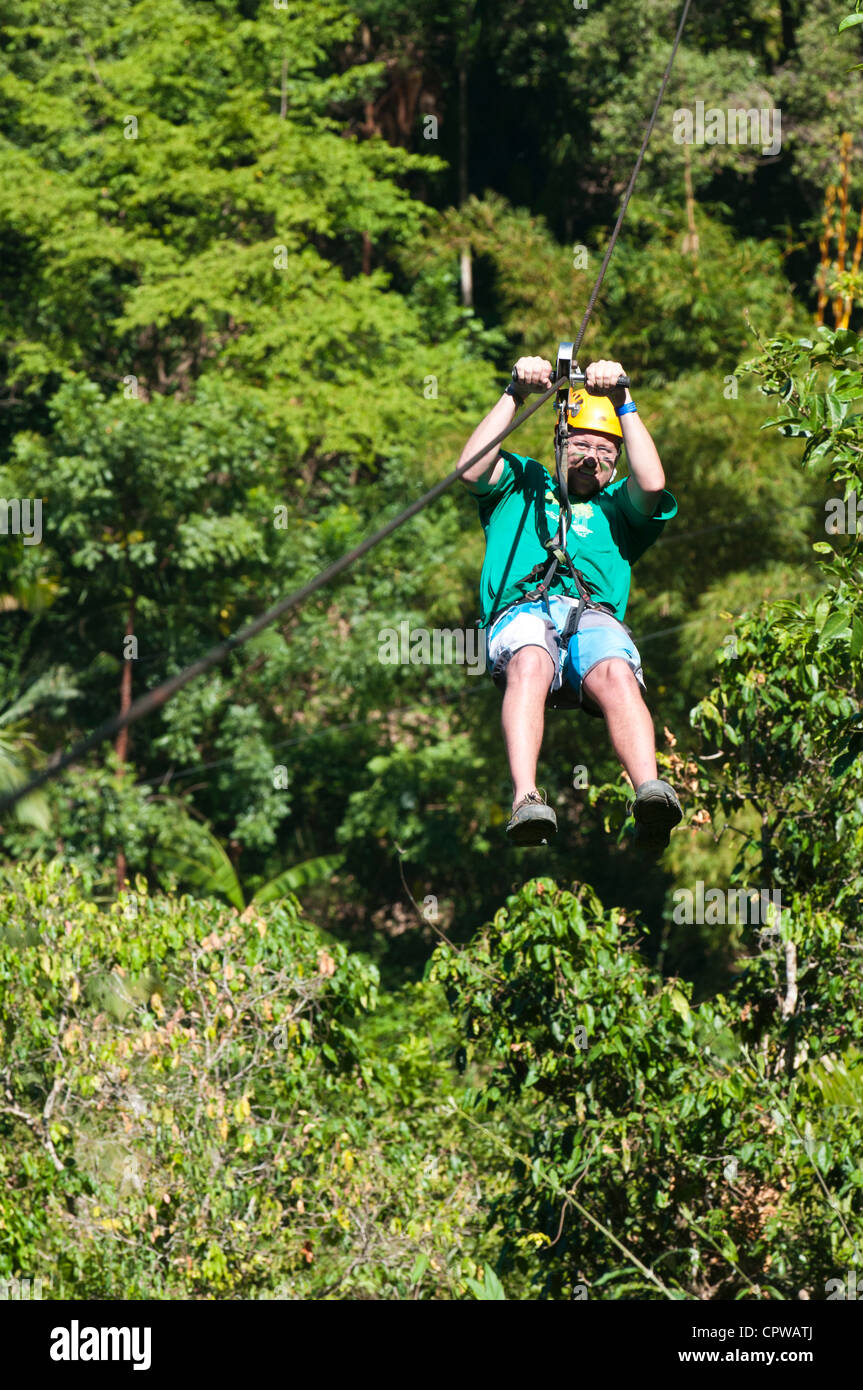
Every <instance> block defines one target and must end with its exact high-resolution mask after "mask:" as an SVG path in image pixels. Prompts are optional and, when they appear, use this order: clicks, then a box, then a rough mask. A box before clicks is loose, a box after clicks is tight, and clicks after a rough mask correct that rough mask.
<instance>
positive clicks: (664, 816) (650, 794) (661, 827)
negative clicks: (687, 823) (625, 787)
mask: <svg viewBox="0 0 863 1390" xmlns="http://www.w3.org/2000/svg"><path fill="white" fill-rule="evenodd" d="M632 815H633V819H634V820H635V843H636V845H637V846H638V848H639V849H643V850H644V851H645V852H646V853H648V854H656V855H658V854H661V853H662V851H663V850H664V849H666V848H667V846H668V842H669V840H670V838H671V831H672V829H673V828H674V826H675V825H677V823H678V821H680V820H682V819H683V810H682V808H681V805H680V802H679V801H678V800H677V797H676V795H675V793H674V788H673V787H670V786H669V785H668V783H667V782H661V781H657V780H656V779H651V780H650V781H649V782H642V784H641V786H640V787H639V788H638V791H637V792H636V793H635V801H634V802H633V805H632Z"/></svg>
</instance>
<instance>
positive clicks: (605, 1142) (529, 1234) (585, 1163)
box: [431, 879, 863, 1299]
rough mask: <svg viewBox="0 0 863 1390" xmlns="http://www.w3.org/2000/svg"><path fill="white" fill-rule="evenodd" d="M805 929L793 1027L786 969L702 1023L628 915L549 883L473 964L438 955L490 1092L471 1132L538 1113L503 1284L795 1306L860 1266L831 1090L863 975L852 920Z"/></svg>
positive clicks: (759, 965) (856, 1175)
mask: <svg viewBox="0 0 863 1390" xmlns="http://www.w3.org/2000/svg"><path fill="white" fill-rule="evenodd" d="M796 907H797V904H796V903H795V908H796ZM793 920H794V926H793V928H791V930H790V932H789V934H788V936H787V937H784V938H783V939H784V940H785V941H793V942H795V943H796V946H797V951H798V953H799V958H800V959H801V961H802V959H803V958H804V956H805V957H807V958H808V957H810V956H812V957H814V958H815V959H816V960H817V961H818V972H817V975H816V976H814V977H813V978H812V981H811V984H809V985H807V991H809V992H810V997H811V999H812V1001H813V1003H812V1004H807V1003H804V1005H803V1007H802V1008H801V1009H800V1012H799V1018H795V1019H791V1018H790V1017H786V1016H785V1015H784V1014H783V1011H782V1009H781V1007H780V1004H781V997H777V995H778V994H779V995H780V996H781V988H780V990H777V985H778V984H780V981H779V980H777V970H776V965H777V956H778V954H779V953H778V951H776V952H768V953H767V954H765V955H764V956H762V957H760V958H757V959H755V960H754V961H753V963H752V965H751V967H750V968H749V969H747V971H746V973H745V974H744V976H743V977H742V980H741V982H740V985H739V986H738V987H736V988H735V990H734V991H733V992H732V993H731V994H730V995H729V996H728V997H727V998H725V997H723V996H718V997H717V998H716V999H714V1000H712V1001H710V1002H709V1003H704V1004H702V1005H701V1006H700V1007H699V1008H697V1009H695V1008H693V1006H692V1004H691V1003H690V999H689V989H688V987H687V986H686V984H685V983H684V982H682V981H678V980H674V979H670V980H668V979H666V980H663V979H662V978H661V977H660V976H658V975H657V974H655V973H654V972H652V971H651V970H649V969H648V968H647V966H646V964H645V962H644V961H643V959H642V958H641V956H640V955H639V953H638V951H637V949H636V948H635V934H634V931H633V929H632V927H631V926H630V925H629V924H627V923H626V922H625V919H624V918H623V915H622V914H621V913H620V912H619V911H618V910H617V909H612V910H610V911H608V910H604V909H603V908H602V906H601V904H600V903H599V902H598V900H597V899H596V897H595V895H594V894H593V893H592V892H591V890H590V889H589V888H587V887H583V888H580V889H579V890H578V892H577V893H575V894H573V893H566V892H562V891H561V890H560V889H558V888H557V887H556V885H555V884H553V883H552V882H551V881H550V880H548V879H537V880H534V881H533V882H531V883H528V884H526V885H525V887H524V888H523V889H522V890H521V892H520V893H518V894H516V895H514V896H513V897H511V898H510V899H509V900H508V902H507V905H506V907H505V908H501V909H500V911H499V912H498V913H497V915H496V917H495V920H494V922H493V924H491V925H490V926H489V927H487V928H486V929H484V930H483V932H482V933H481V934H480V936H479V937H478V938H477V939H475V941H474V942H473V943H472V944H471V946H470V948H469V949H467V950H465V951H463V952H461V953H460V954H454V953H453V952H452V951H451V950H450V949H449V948H448V947H446V946H440V947H439V948H438V951H437V953H436V956H435V960H434V964H433V966H432V970H431V978H432V979H433V980H434V981H435V982H440V983H442V984H443V985H444V986H445V987H446V990H447V995H448V998H449V1000H450V1003H451V1006H452V1007H453V1009H454V1010H455V1011H456V1012H457V1014H458V1016H459V1018H460V1021H461V1026H462V1036H463V1039H464V1048H465V1050H466V1053H467V1056H468V1058H470V1059H471V1060H472V1061H473V1063H474V1066H475V1067H476V1068H477V1070H478V1072H479V1074H480V1075H481V1077H482V1080H481V1082H480V1083H479V1084H478V1085H476V1086H475V1087H474V1088H473V1091H472V1093H471V1094H470V1095H468V1096H466V1097H465V1100H464V1102H463V1105H464V1107H465V1110H464V1114H465V1120H466V1123H467V1124H468V1125H469V1126H470V1129H471V1130H473V1129H474V1127H475V1126H476V1125H480V1126H481V1125H482V1123H483V1118H482V1117H486V1116H496V1115H499V1114H500V1113H501V1111H503V1112H504V1113H505V1112H506V1110H507V1108H508V1107H509V1106H510V1105H511V1104H512V1102H513V1100H515V1099H518V1100H519V1101H520V1102H521V1103H522V1104H523V1105H527V1106H528V1107H529V1112H528V1113H529V1115H530V1123H529V1125H528V1126H527V1127H526V1128H525V1129H524V1130H523V1131H521V1132H520V1131H519V1130H518V1129H517V1128H515V1127H514V1132H513V1134H512V1137H511V1138H508V1142H507V1143H506V1145H505V1147H506V1150H507V1152H508V1153H509V1155H510V1157H511V1162H512V1166H511V1183H510V1186H509V1187H508V1189H507V1190H506V1191H505V1192H504V1193H503V1194H502V1195H501V1197H500V1198H499V1199H498V1200H497V1201H496V1202H495V1204H494V1205H493V1208H492V1213H491V1218H492V1219H493V1220H495V1221H498V1222H500V1224H501V1226H502V1228H503V1232H504V1246H503V1252H502V1262H501V1265H500V1266H499V1267H498V1268H499V1269H502V1270H503V1271H504V1274H503V1277H504V1284H505V1283H506V1271H507V1270H512V1271H513V1272H514V1273H515V1274H516V1275H517V1276H520V1277H521V1278H524V1279H526V1280H527V1281H528V1288H529V1290H530V1292H529V1293H528V1294H527V1296H528V1297H534V1298H552V1299H561V1298H572V1297H576V1298H577V1297H583V1296H587V1297H590V1298H594V1297H598V1298H606V1299H607V1298H612V1299H620V1298H624V1299H625V1298H658V1297H664V1298H696V1299H711V1298H721V1299H733V1298H765V1297H767V1298H782V1299H787V1298H796V1297H797V1296H798V1291H799V1290H800V1289H801V1288H805V1289H806V1290H808V1291H809V1295H810V1296H813V1297H819V1296H823V1289H824V1283H825V1281H826V1279H827V1278H829V1277H830V1276H831V1275H832V1274H833V1273H834V1272H835V1271H836V1270H837V1269H843V1268H845V1267H846V1266H848V1265H850V1264H851V1263H853V1261H854V1259H855V1258H856V1249H855V1244H854V1242H855V1240H856V1241H859V1240H860V1238H861V1236H863V1188H861V1181H860V1170H859V1165H858V1163H857V1160H856V1156H855V1155H856V1140H855V1137H854V1128H855V1123H854V1110H853V1109H851V1108H850V1107H846V1108H844V1109H842V1108H839V1107H838V1106H834V1108H833V1109H832V1110H831V1111H830V1112H829V1113H825V1111H824V1110H823V1106H822V1101H821V1088H822V1086H823V1083H822V1081H821V1076H822V1074H823V1069H824V1067H825V1065H827V1066H830V1060H829V1057H828V1058H827V1062H826V1063H825V1061H824V1060H823V1058H824V1056H825V1055H826V1054H827V1051H828V1049H829V1052H830V1053H831V1054H832V1053H833V1052H834V1050H835V1049H836V1046H837V1043H838V1044H839V1046H840V1047H844V1046H845V1045H846V1044H847V1041H848V1040H849V1039H850V1038H851V1037H852V1036H853V1038H854V1039H855V1040H857V1041H858V1043H859V1038H860V1035H861V1026H860V1020H859V1012H858V1011H857V1009H856V999H857V997H858V994H859V989H860V984H861V971H860V966H859V956H853V955H851V956H849V955H848V954H847V949H843V948H847V947H851V948H852V949H853V947H854V944H855V942H854V938H853V937H851V936H849V935H848V933H847V932H843V931H842V929H841V927H840V926H839V924H838V923H837V922H835V921H831V920H829V919H827V918H826V917H824V916H821V915H819V914H817V913H812V912H809V913H807V914H804V913H803V912H802V911H800V912H795V914H794V918H793ZM807 969H808V970H809V969H811V967H810V966H807ZM822 970H823V973H822ZM802 973H803V972H802V971H801V974H802ZM825 987H826V988H827V989H828V990H829V991H830V992H831V993H832V995H833V1001H834V1002H833V1007H832V1009H829V1010H827V1011H826V1012H825V1011H824V1010H823V1009H822V1008H819V1007H818V1006H815V1005H814V1000H815V999H816V998H821V999H823V997H824V990H825ZM840 1018H841V1019H842V1020H843V1021H842V1023H841V1024H839V1022H838V1020H839V1019H840ZM837 1030H841V1031H837ZM807 1055H808V1056H809V1057H810V1058H812V1059H815V1058H821V1059H822V1060H821V1061H819V1062H818V1063H817V1064H813V1066H812V1067H807V1066H805V1065H803V1062H804V1060H805V1058H806V1057H807ZM850 1055H851V1057H856V1056H857V1053H856V1052H854V1051H852V1052H851V1054H850ZM833 1065H834V1066H835V1061H834V1064H833ZM477 1117H479V1118H477ZM822 1183H823V1184H824V1186H823V1187H822ZM825 1188H826V1189H827V1193H828V1194H829V1195H825V1190H824V1189H825ZM834 1200H835V1203H836V1205H835V1209H834V1210H833V1211H831V1204H832V1203H833V1202H834ZM585 1289H586V1294H585V1293H584V1290H585Z"/></svg>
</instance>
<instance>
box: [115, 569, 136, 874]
mask: <svg viewBox="0 0 863 1390" xmlns="http://www.w3.org/2000/svg"><path fill="white" fill-rule="evenodd" d="M134 632H135V595H134V594H133V595H132V598H131V601H130V603H129V616H128V618H127V619H126V632H125V636H126V637H132V636H134ZM124 646H125V643H124ZM132 661H133V658H132V657H131V656H124V657H123V673H122V675H121V676H120V713H121V714H125V713H126V711H127V710H128V709H129V707H130V705H131V704H132ZM114 751H115V753H116V754H117V757H118V759H119V760H120V762H121V763H125V762H126V758H127V755H128V752H129V728H128V725H127V726H126V728H125V729H121V730H120V732H119V733H118V735H117V741H116V743H115V744H114ZM116 866H117V891H118V892H121V891H122V888H123V885H124V883H125V881H126V855H125V852H124V850H123V849H122V848H120V849H118V850H117V861H116Z"/></svg>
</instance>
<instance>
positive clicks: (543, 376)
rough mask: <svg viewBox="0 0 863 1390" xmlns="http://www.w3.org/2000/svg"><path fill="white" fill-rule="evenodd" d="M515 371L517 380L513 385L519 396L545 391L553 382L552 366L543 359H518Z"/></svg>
mask: <svg viewBox="0 0 863 1390" xmlns="http://www.w3.org/2000/svg"><path fill="white" fill-rule="evenodd" d="M515 370H516V375H517V378H518V379H517V380H516V381H514V382H513V385H514V387H515V389H516V391H517V392H518V394H519V395H520V396H532V395H535V394H536V393H538V392H539V391H547V390H548V388H549V386H551V384H552V382H553V381H554V377H553V376H552V371H553V368H552V365H551V363H550V362H547V361H546V359H545V358H544V357H520V358H519V359H518V361H517V362H516V364H515Z"/></svg>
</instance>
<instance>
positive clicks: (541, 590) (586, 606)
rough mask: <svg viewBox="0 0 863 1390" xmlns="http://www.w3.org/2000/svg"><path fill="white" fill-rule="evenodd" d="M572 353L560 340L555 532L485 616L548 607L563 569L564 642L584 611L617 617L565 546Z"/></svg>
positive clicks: (561, 698) (554, 700) (559, 694)
mask: <svg viewBox="0 0 863 1390" xmlns="http://www.w3.org/2000/svg"><path fill="white" fill-rule="evenodd" d="M572 357H573V345H572V343H561V344H560V347H559V348H558V353H557V369H556V380H560V378H561V377H565V384H564V385H562V386H560V387H559V388H558V392H557V396H556V398H555V410H556V411H557V433H556V438H555V449H554V453H555V482H556V485H557V493H558V501H559V503H560V519H559V522H558V527H557V534H556V535H555V536H553V537H551V538H550V539H549V540H547V541H546V542H545V548H546V550H547V551H548V552H549V555H548V557H547V558H546V559H545V560H540V561H539V563H538V564H536V565H534V567H533V569H532V570H531V571H530V573H529V574H526V575H525V576H524V578H522V579H517V580H516V581H515V586H516V588H518V589H522V588H524V586H533V587H528V588H526V589H525V591H524V592H523V593H522V594H521V595H520V597H519V598H517V599H513V600H512V601H511V602H510V603H507V604H505V605H504V607H503V608H501V609H500V611H499V612H496V611H492V614H491V616H490V617H489V620H488V627H489V629H490V628H491V626H492V624H493V623H495V622H497V620H498V618H500V617H502V616H503V614H504V613H507V612H508V611H509V609H510V608H515V607H516V606H517V605H519V604H522V603H531V602H535V601H536V600H539V601H540V602H541V603H543V604H544V605H545V607H546V608H548V600H549V594H550V591H551V587H552V585H553V584H554V581H555V579H556V578H557V577H558V572H559V571H560V572H561V573H562V572H564V571H565V572H567V573H568V574H569V575H570V577H571V578H572V579H573V580H574V582H575V587H576V589H577V591H578V603H577V604H576V605H575V607H574V608H573V609H572V610H571V611H570V613H569V616H568V617H567V620H566V623H565V625H564V628H563V631H562V634H561V636H562V638H563V641H564V643H569V641H570V639H571V638H572V637H574V636H575V634H576V633H577V632H578V628H579V624H580V623H581V619H582V617H583V616H584V614H585V612H588V611H599V612H602V613H608V614H610V615H611V617H613V618H614V619H615V621H616V622H619V621H620V620H619V619H618V618H617V615H616V614H615V612H614V609H613V607H612V605H611V604H610V603H603V602H601V601H600V600H597V599H594V598H593V594H594V593H595V592H596V588H595V586H594V585H593V584H591V582H590V580H588V579H587V578H586V577H585V576H584V575H583V574H582V572H581V570H579V569H576V567H575V565H574V564H573V562H572V557H571V555H570V554H569V552H568V550H567V548H566V539H567V534H568V531H569V526H570V523H571V521H572V507H571V505H570V501H569V487H568V458H569V421H568V419H567V415H568V405H569V391H570V385H571V383H572V382H573V381H579V380H580V381H583V380H584V378H583V376H582V374H581V372H580V371H579V369H578V364H576V365H575V370H574V371H573V361H572ZM513 375H515V369H513ZM621 383H622V384H623V383H625V384H626V385H628V384H629V381H628V378H626V377H622V378H621ZM537 581H539V582H537ZM620 625H621V627H622V628H624V629H625V631H626V632H627V633H631V629H630V628H628V627H627V626H626V624H625V623H621V624H620ZM546 703H547V704H548V705H550V706H551V707H552V708H561V707H562V708H571V707H573V706H577V705H578V704H579V701H578V699H577V698H576V696H575V692H574V691H573V692H570V691H569V690H568V689H567V687H566V686H565V685H564V686H563V687H562V688H561V689H560V690H556V691H554V692H553V693H552V692H550V693H549V695H548V698H547V701H546Z"/></svg>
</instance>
